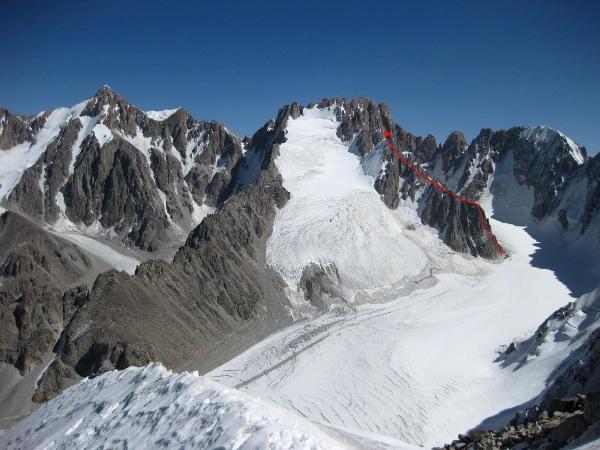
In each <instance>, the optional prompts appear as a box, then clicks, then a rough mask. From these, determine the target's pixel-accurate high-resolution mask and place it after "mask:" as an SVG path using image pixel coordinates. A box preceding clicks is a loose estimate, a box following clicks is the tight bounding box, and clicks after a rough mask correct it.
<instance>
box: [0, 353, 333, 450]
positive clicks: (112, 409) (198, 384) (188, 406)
mask: <svg viewBox="0 0 600 450" xmlns="http://www.w3.org/2000/svg"><path fill="white" fill-rule="evenodd" d="M159 447H160V448H213V449H218V448H222V449H225V448H227V449H240V450H241V449H257V448H269V449H315V450H317V449H342V448H345V445H342V444H341V443H340V442H338V441H336V440H335V439H333V438H332V437H330V436H328V435H327V434H325V433H324V432H323V431H321V430H320V429H319V428H318V427H317V426H316V425H314V424H311V423H310V422H308V421H306V420H304V419H302V418H301V417H299V416H297V415H296V414H294V413H291V412H288V411H284V410H283V409H281V408H279V407H277V406H276V405H273V404H271V403H270V402H268V401H265V400H260V399H256V398H251V397H249V396H248V395H246V394H244V393H241V392H239V391H236V390H235V389H230V388H228V387H225V386H221V385H219V384H217V383H214V382H212V381H210V380H208V379H206V378H204V377H199V376H198V374H197V373H187V372H184V373H180V374H174V373H172V372H170V371H167V370H166V369H165V368H163V367H162V366H161V365H160V364H158V363H157V364H151V365H148V366H146V367H143V368H133V367H132V368H129V369H126V370H123V371H120V372H117V371H115V372H109V373H107V374H105V375H102V376H100V377H98V378H95V379H93V380H89V379H85V380H83V381H81V382H80V383H79V384H77V385H76V386H74V387H72V388H70V389H67V390H66V391H64V392H63V393H62V394H61V395H60V396H58V397H57V398H55V399H53V400H52V401H50V402H49V403H47V404H45V405H44V406H42V407H41V408H40V409H39V410H37V411H36V412H35V413H33V414H32V415H31V416H29V417H28V418H27V419H25V420H23V421H22V422H20V423H19V424H17V425H16V426H14V427H13V428H11V429H10V430H9V431H8V432H7V433H6V434H3V435H1V436H0V448H3V449H7V450H8V449H46V448H56V449H72V448H159Z"/></svg>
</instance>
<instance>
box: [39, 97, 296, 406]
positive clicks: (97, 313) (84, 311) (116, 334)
mask: <svg viewBox="0 0 600 450" xmlns="http://www.w3.org/2000/svg"><path fill="white" fill-rule="evenodd" d="M293 113H294V108H287V109H284V110H282V111H281V112H280V115H279V117H278V119H277V121H276V122H275V123H271V124H267V125H266V126H265V128H264V129H262V130H261V131H259V132H258V133H257V134H256V135H255V136H254V137H253V139H252V141H251V143H250V144H249V148H248V151H247V155H248V157H250V158H253V159H254V160H256V161H260V166H259V170H258V172H254V165H252V164H248V162H247V161H246V160H241V159H240V160H239V161H238V164H237V166H236V167H235V168H234V169H233V172H234V173H235V174H237V176H238V181H239V180H246V181H247V183H246V184H244V185H236V186H233V184H234V183H233V182H231V184H232V186H228V187H226V189H227V190H228V192H236V195H235V196H232V197H230V198H229V200H228V201H227V202H226V203H225V204H223V205H222V207H221V208H220V209H219V211H218V213H217V214H213V215H210V216H208V217H206V218H205V219H204V220H203V221H202V223H201V224H200V225H199V226H198V227H197V228H196V229H195V230H194V231H193V232H192V233H191V234H190V235H189V237H188V239H187V241H186V243H185V245H184V246H183V247H181V248H180V249H179V251H178V252H177V254H176V255H175V258H174V260H173V263H166V262H164V261H159V260H151V261H147V262H145V263H143V264H142V265H141V266H140V267H139V268H138V270H137V271H136V274H135V275H134V276H131V277H130V276H128V275H126V274H125V273H123V272H115V271H111V272H107V273H105V274H103V275H101V276H99V277H98V279H97V280H96V283H95V284H94V286H93V288H92V289H91V290H90V292H89V294H88V295H87V297H86V298H85V301H84V303H85V307H82V308H78V309H76V311H75V314H74V316H73V318H72V320H71V322H70V323H69V325H68V326H67V328H66V329H65V331H64V333H63V337H62V338H61V339H63V340H64V346H62V349H61V352H60V359H59V360H58V361H57V362H55V363H54V364H52V365H51V366H50V367H49V369H48V371H47V372H46V374H45V375H44V377H43V379H42V382H41V384H40V389H38V392H37V394H36V395H37V397H38V398H40V399H47V398H50V397H52V396H53V395H54V394H55V392H56V390H58V389H61V388H62V387H64V386H65V385H67V384H68V383H70V382H71V381H70V380H71V379H72V378H73V377H79V376H95V375H98V374H101V373H103V372H105V371H108V370H113V369H121V368H124V367H127V366H129V365H143V364H146V363H148V362H150V361H155V360H159V361H161V362H162V363H163V364H165V365H167V366H169V367H178V366H180V365H181V364H183V363H185V362H187V361H189V360H190V359H191V358H198V357H201V356H202V355H204V354H207V353H208V352H211V351H214V349H215V348H217V347H218V345H219V344H220V343H221V342H222V341H223V340H224V339H226V337H227V336H228V335H230V334H231V333H236V334H244V333H246V335H247V336H248V345H250V344H251V343H252V339H256V336H259V335H260V333H259V330H261V329H262V330H267V331H271V330H273V329H274V328H276V327H278V326H281V325H282V324H284V323H286V322H287V321H288V320H289V315H288V313H287V311H286V309H285V306H286V301H285V298H286V297H285V293H284V286H285V284H284V282H283V280H281V278H280V277H279V275H277V274H276V273H274V272H272V271H271V270H270V269H269V268H268V267H267V266H266V265H265V253H264V252H265V250H264V248H265V241H266V239H267V237H268V236H269V235H270V233H271V231H272V221H273V218H274V216H275V211H276V208H278V207H279V208H281V207H283V206H284V205H285V203H286V202H287V199H288V198H289V193H288V192H287V191H286V190H285V189H284V188H283V187H282V181H281V177H280V175H279V174H278V172H277V169H276V167H275V165H274V163H273V159H274V158H275V157H276V156H277V151H278V145H279V142H282V138H283V136H282V130H283V129H284V127H285V123H286V121H287V119H288V117H290V116H291V115H292V114H293ZM232 151H235V149H234V148H232ZM236 183H237V181H236ZM253 329H255V330H253ZM74 374H75V375H74Z"/></svg>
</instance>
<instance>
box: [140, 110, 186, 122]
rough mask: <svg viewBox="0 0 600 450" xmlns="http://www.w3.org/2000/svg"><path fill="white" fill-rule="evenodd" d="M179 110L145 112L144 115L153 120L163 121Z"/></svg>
mask: <svg viewBox="0 0 600 450" xmlns="http://www.w3.org/2000/svg"><path fill="white" fill-rule="evenodd" d="M178 110H179V108H175V109H165V110H163V111H146V115H147V116H148V117H150V118H151V119H153V120H159V121H161V120H165V119H168V118H169V117H171V116H172V115H173V114H175V113H176V112H177V111H178Z"/></svg>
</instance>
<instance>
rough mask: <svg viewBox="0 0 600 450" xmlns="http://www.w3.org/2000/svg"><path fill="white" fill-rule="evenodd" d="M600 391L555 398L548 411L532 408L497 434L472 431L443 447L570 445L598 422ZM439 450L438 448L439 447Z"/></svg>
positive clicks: (551, 448)
mask: <svg viewBox="0 0 600 450" xmlns="http://www.w3.org/2000/svg"><path fill="white" fill-rule="evenodd" d="M599 399H600V392H595V393H590V394H588V395H579V396H576V397H571V398H554V399H552V402H551V403H552V404H551V406H550V407H548V408H541V407H538V406H533V407H531V408H529V409H528V410H527V411H522V412H519V413H517V414H516V415H515V417H514V418H513V420H512V421H511V423H510V424H509V425H507V426H506V427H504V428H503V429H501V430H496V431H471V432H469V433H468V434H467V435H462V434H459V435H458V439H456V440H454V441H452V443H451V444H446V445H445V446H444V447H443V448H445V449H451V450H459V449H464V450H475V449H482V450H500V449H511V448H515V449H517V448H518V449H522V448H527V449H544V450H557V449H560V448H563V447H565V446H566V445H567V444H569V443H573V442H574V441H575V440H576V439H578V438H579V437H580V436H582V435H583V434H584V433H585V432H586V431H587V430H590V431H591V430H592V429H597V427H598V425H599V422H600V413H599V412H600V401H599ZM440 450H441V447H440Z"/></svg>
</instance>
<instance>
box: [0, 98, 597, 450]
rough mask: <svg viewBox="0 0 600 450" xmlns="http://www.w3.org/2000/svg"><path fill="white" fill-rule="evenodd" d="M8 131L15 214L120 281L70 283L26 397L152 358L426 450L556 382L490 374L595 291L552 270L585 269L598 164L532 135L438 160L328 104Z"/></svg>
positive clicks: (510, 134)
mask: <svg viewBox="0 0 600 450" xmlns="http://www.w3.org/2000/svg"><path fill="white" fill-rule="evenodd" d="M1 114H2V117H1V119H0V123H2V124H3V125H2V126H3V127H4V128H3V132H2V133H1V135H2V136H4V135H5V133H6V136H5V137H4V138H3V139H2V140H1V141H0V144H2V145H4V146H6V147H7V148H8V149H7V150H0V160H2V161H8V162H10V163H11V164H10V165H6V166H1V167H8V168H9V169H10V170H8V169H7V170H4V171H3V170H2V169H0V177H2V180H3V184H2V186H3V187H2V189H3V191H2V192H3V197H2V201H3V205H4V206H5V207H6V208H8V209H10V211H9V212H8V213H7V214H8V215H9V216H7V217H13V216H15V217H21V216H22V217H27V218H28V220H29V221H33V222H37V224H38V225H41V226H43V227H44V228H45V230H44V231H43V233H44V236H57V235H58V236H64V237H65V238H66V239H68V240H69V241H70V242H71V243H74V244H77V245H78V246H79V249H80V250H78V251H83V254H87V255H88V256H89V257H90V258H92V259H93V260H94V261H96V260H103V261H104V262H105V263H110V264H111V265H112V266H113V267H114V268H116V269H126V270H127V273H126V272H122V271H117V270H112V271H108V272H105V273H103V274H101V275H100V276H98V277H97V278H95V281H94V280H90V279H89V278H90V277H91V276H92V275H90V273H92V272H93V271H90V270H91V269H90V270H88V271H85V270H82V271H80V272H77V273H76V274H75V278H74V279H73V280H69V281H68V282H67V281H66V280H61V281H60V283H59V286H58V287H57V290H58V293H59V294H60V296H62V297H60V301H62V302H63V303H65V302H66V303H68V304H69V305H71V306H72V308H71V307H69V309H68V315H66V316H65V317H66V319H65V320H64V321H62V322H61V324H60V326H58V327H53V328H52V329H53V330H54V331H53V333H54V334H53V335H52V337H51V339H50V340H48V342H46V343H45V345H46V346H45V347H44V349H45V352H46V353H45V354H44V355H40V357H39V358H37V359H35V360H32V364H30V366H29V367H28V369H27V370H31V372H29V373H23V374H22V377H23V378H22V379H23V380H25V379H26V378H27V376H28V374H31V373H34V372H35V373H36V377H35V378H36V379H35V382H34V383H33V384H34V386H35V389H34V390H35V392H34V394H33V395H34V398H35V399H36V400H38V401H45V400H48V399H50V398H52V397H53V396H55V395H56V394H57V393H59V392H60V391H61V390H63V389H64V388H66V387H68V386H69V385H71V384H73V383H75V382H77V381H78V380H80V379H81V378H82V377H96V376H99V375H101V374H103V373H105V372H108V371H111V370H114V369H117V370H121V369H125V368H127V367H129V366H132V365H145V364H148V363H150V362H151V361H161V362H162V363H163V364H165V365H166V366H167V367H169V368H172V369H184V368H191V369H199V370H201V371H202V372H206V371H208V370H211V369H215V368H216V367H217V366H220V365H222V364H224V365H223V366H222V367H220V368H218V369H215V370H214V371H213V372H212V373H211V376H213V377H216V378H219V380H220V381H222V382H225V383H227V384H230V385H232V386H236V387H239V388H242V389H246V390H248V391H249V392H251V393H256V394H258V395H265V396H268V397H269V398H271V399H272V400H273V401H275V402H276V403H278V404H279V405H280V406H284V407H291V408H295V409H297V410H298V411H300V412H301V413H302V414H303V415H305V416H306V417H309V418H310V419H312V420H316V421H319V422H321V423H323V424H325V425H326V426H327V427H330V428H331V427H333V429H334V430H336V431H335V432H336V433H342V434H343V433H345V432H346V431H347V429H348V428H352V429H354V431H357V432H358V433H360V434H362V435H365V434H369V433H376V434H384V435H391V436H393V437H395V438H400V439H402V440H405V441H410V442H411V443H413V444H423V443H439V442H442V441H446V440H448V436H450V435H454V434H456V432H457V431H459V430H466V429H467V428H468V427H470V426H472V425H474V424H476V423H478V421H480V420H481V419H482V418H483V417H486V416H491V415H494V414H496V413H497V412H499V410H501V409H502V408H510V407H513V406H515V404H519V403H522V402H526V401H529V400H530V399H531V398H532V397H534V396H535V395H537V394H539V392H540V391H541V389H543V387H544V377H545V376H546V375H548V374H549V373H550V372H551V371H552V364H550V363H549V362H548V363H547V364H544V363H539V364H535V363H534V364H531V365H529V366H528V367H525V368H524V369H523V370H522V371H518V373H516V374H512V373H509V372H510V371H509V370H507V369H503V368H502V367H500V366H499V364H498V363H494V360H495V358H496V356H497V355H496V349H497V347H498V346H500V345H501V344H503V343H505V342H508V341H510V340H512V339H514V338H515V337H518V336H524V335H527V334H529V332H530V331H532V329H533V328H535V327H536V326H537V325H538V323H539V322H541V321H542V320H543V319H544V318H545V317H546V316H547V315H548V314H550V313H551V312H552V311H554V310H555V309H556V308H558V307H560V306H562V305H565V304H566V303H567V302H569V301H570V300H571V299H572V298H571V296H570V295H569V290H570V291H571V292H577V291H578V290H579V289H582V288H583V287H584V286H585V284H584V283H581V282H577V280H575V281H572V280H571V281H569V280H567V278H568V277H566V276H565V271H564V267H558V266H557V265H556V264H555V261H552V260H551V259H549V258H548V257H547V255H546V256H545V255H544V251H546V252H548V249H550V250H552V251H553V249H554V248H553V247H551V246H550V245H549V244H548V242H553V243H554V245H558V244H559V243H564V244H565V245H566V246H567V247H568V248H569V249H572V251H571V253H570V254H569V258H570V259H569V264H570V265H571V266H572V267H575V268H579V267H582V268H584V269H585V270H582V271H581V272H582V274H581V275H582V276H581V277H580V279H584V281H586V282H588V283H593V280H595V278H590V274H591V275H593V274H596V273H597V269H598V265H597V258H595V257H594V251H595V249H596V248H597V244H598V234H597V230H598V228H597V224H598V207H597V201H596V200H597V194H598V186H599V184H598V176H599V172H598V171H596V168H597V166H598V161H600V159H598V158H587V156H586V154H585V151H584V150H583V149H582V148H580V147H578V146H577V145H575V144H574V143H572V141H570V140H569V139H568V138H566V137H565V136H564V135H562V134H560V133H558V132H554V131H552V130H549V129H546V128H539V129H522V128H513V129H510V130H507V131H502V130H501V131H497V132H494V131H492V130H482V132H481V133H480V135H479V136H477V137H476V138H475V139H474V140H473V141H472V142H471V144H467V142H466V140H465V139H464V136H462V134H460V133H459V132H455V133H452V134H451V135H450V136H449V138H448V139H447V140H446V142H445V143H444V144H443V145H441V146H438V145H437V143H436V142H435V139H434V138H433V137H431V136H427V137H419V136H414V135H412V134H410V133H408V132H406V131H405V130H403V129H402V128H401V127H400V126H399V125H397V124H395V123H394V122H393V120H392V118H391V113H390V111H389V110H388V109H387V107H385V105H377V104H375V103H374V102H372V101H371V100H368V99H364V98H361V99H355V100H350V101H348V100H345V99H326V100H322V101H321V102H319V103H318V104H317V103H315V104H311V105H309V106H308V107H303V106H300V105H298V104H295V103H294V104H291V105H287V106H285V107H283V108H282V109H281V110H280V111H279V113H278V115H277V117H276V118H274V119H273V120H270V121H269V122H267V123H266V124H265V125H264V126H263V127H262V128H261V129H259V130H258V131H257V132H256V133H255V134H254V136H253V137H252V138H251V139H249V140H244V142H242V141H240V140H239V139H238V138H237V137H235V136H233V135H232V134H231V133H230V132H229V131H227V130H226V129H225V128H224V127H223V126H221V125H219V124H216V123H213V122H210V123H209V122H198V121H196V120H195V119H193V118H191V117H190V116H189V114H188V113H187V112H185V111H184V110H182V109H177V110H168V111H162V112H156V111H154V112H149V113H144V112H142V111H140V110H139V109H137V108H136V107H134V106H133V105H130V104H129V103H127V102H126V101H125V100H124V99H123V98H122V97H120V96H119V95H118V94H116V93H114V92H113V91H111V90H110V89H109V88H107V87H104V88H102V89H101V90H100V91H99V92H98V93H97V94H96V95H95V96H94V97H93V98H92V99H90V100H89V101H86V102H83V103H82V104H80V105H77V106H76V107H74V108H69V109H59V110H56V111H54V112H51V113H48V114H47V113H44V114H40V115H39V116H38V117H37V118H28V117H22V116H15V115H14V114H11V113H9V112H7V111H5V110H2V112H1ZM385 130H390V131H391V133H392V135H391V138H390V139H391V140H392V141H393V143H394V145H395V146H396V147H397V148H398V149H399V150H400V151H402V152H403V154H404V157H405V158H407V159H408V160H409V161H411V163H413V164H416V165H418V167H420V169H422V170H426V171H427V172H428V173H429V174H431V176H432V177H434V178H436V179H437V180H439V182H440V183H442V184H444V185H445V186H447V187H448V188H449V189H451V190H453V191H455V192H458V193H459V194H460V195H462V196H465V197H466V198H469V199H472V200H474V201H478V202H481V204H482V206H483V207H484V209H485V211H486V214H487V215H488V216H489V217H490V220H489V222H490V225H491V227H492V229H493V231H494V233H495V234H496V235H497V237H498V239H499V241H500V242H501V244H502V245H503V247H504V248H505V250H506V251H507V254H506V256H505V257H504V258H498V254H497V252H496V249H495V247H494V245H493V243H492V242H491V240H490V239H489V237H488V236H487V234H486V233H485V232H484V229H483V227H482V223H481V220H480V218H479V215H478V213H477V211H476V210H474V209H473V208H472V207H469V206H468V205H463V204H461V203H460V202H459V201H457V200H455V199H453V198H452V197H451V196H448V195H445V194H442V193H439V192H438V191H435V190H434V189H433V188H432V187H431V186H429V185H427V184H425V183H423V182H422V180H420V179H419V178H418V177H415V176H414V173H413V172H412V171H410V170H409V169H408V168H407V167H405V165H404V164H401V163H400V162H399V161H398V160H397V159H396V158H395V157H394V156H393V154H392V153H391V152H389V151H388V149H387V146H386V144H385V141H384V139H383V136H384V132H385ZM17 163H18V164H17ZM599 167H600V166H599ZM5 188H6V191H4V189H5ZM563 210H564V212H562V211H563ZM207 212H212V213H211V214H209V215H206V213H207ZM17 214H19V215H20V216H17ZM198 222H199V224H198ZM7 229H8V228H7ZM0 232H2V229H1V228H0ZM543 232H544V233H547V236H548V237H544V239H543V240H542V245H541V249H540V248H538V246H537V244H536V239H538V238H539V237H540V236H542V234H543ZM532 236H533V237H532ZM19 240H20V241H21V240H23V238H22V237H21V238H19ZM61 242H62V241H61ZM61 245H64V244H61ZM86 246H87V247H86ZM67 248H69V249H70V248H71V247H70V246H65V249H67ZM582 248H583V250H584V251H579V252H578V249H582ZM81 249H83V250H81ZM34 250H35V249H34ZM61 251H63V250H58V252H59V253H60V252H61ZM68 251H70V250H68ZM111 251H113V252H116V253H117V255H114V254H113V253H111ZM64 252H65V253H67V250H64ZM90 252H92V253H93V254H92V255H90ZM0 256H1V257H2V258H5V257H7V256H8V255H4V254H3V255H0ZM480 257H483V258H480ZM123 258H131V259H123ZM585 261H594V262H595V264H589V265H587V266H585V265H584V264H583V263H584V262H585ZM2 262H4V259H2ZM563 265H564V264H563ZM547 269H552V270H554V272H552V271H550V270H547ZM559 269H560V270H559ZM556 276H558V277H559V279H558V280H557V279H556ZM86 277H87V278H88V279H87V280H85V281H87V283H84V284H87V285H88V286H89V287H85V286H84V287H82V288H81V290H80V291H77V292H75V293H74V292H70V291H67V288H69V287H71V286H70V285H69V286H68V284H73V285H76V284H80V283H81V282H83V281H84V278H86ZM94 277H95V275H94ZM568 281H569V282H568ZM0 282H4V281H3V280H1V281H0ZM65 291H66V293H65ZM57 295H58V294H57ZM57 298H58V297H57ZM69 302H70V303H69ZM59 303H60V302H59ZM32 305H33V306H34V307H35V308H38V310H40V311H44V308H45V307H46V306H48V303H47V301H46V298H45V297H43V296H38V297H36V298H34V299H32ZM7 311H8V310H7ZM5 317H8V318H9V319H10V318H11V317H10V314H8V313H7V314H6V315H5ZM299 318H304V319H307V320H305V321H297V322H295V323H293V321H294V320H296V319H299ZM9 319H7V320H9ZM48 319H49V317H45V316H43V315H42V316H41V320H42V321H43V320H48ZM52 323H54V322H52ZM287 325H290V326H289V327H287V328H285V329H283V330H281V331H280V332H278V333H277V334H273V333H274V332H276V331H278V330H279V329H281V328H283V327H285V326H287ZM36 327H38V328H39V329H40V330H43V329H44V327H42V326H41V325H39V324H37V323H36ZM57 334H59V336H57ZM473 336H476V337H477V339H473ZM265 338H266V339H265ZM51 341H54V346H53V348H52V351H50V343H51ZM432 342H433V343H432ZM253 344H256V346H255V347H253V348H251V349H250V350H248V351H247V352H245V353H243V354H241V355H240V356H238V357H237V358H234V357H236V356H237V355H239V354H240V353H242V352H243V351H244V350H247V349H248V347H250V346H251V345H253ZM424 355H425V356H424ZM232 358H233V359H232ZM13 359H14V358H13ZM5 361H7V362H9V363H10V364H14V361H13V360H10V361H9V360H8V359H5ZM3 367H4V366H3ZM315 367H316V368H318V370H316V369H315ZM467 367H468V368H469V372H468V373H466V374H465V370H466V369H465V368H467ZM11 369H12V367H11ZM365 379H369V380H370V381H371V382H370V383H367V384H366V385H365V382H364V380H365ZM27 382H28V383H29V381H27ZM513 384H514V385H516V386H517V387H516V388H512V386H513ZM507 386H511V395H510V396H508V395H504V394H503V392H505V391H506V388H507ZM0 399H1V397H0ZM466 402H468V403H469V404H470V405H472V408H469V409H465V408H462V405H463V404H465V403H466ZM382 405H385V407H386V408H385V409H386V410H385V411H384V410H382ZM456 411H460V412H459V413H457V412H456Z"/></svg>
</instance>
